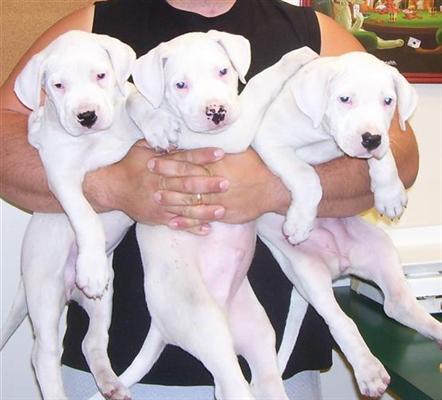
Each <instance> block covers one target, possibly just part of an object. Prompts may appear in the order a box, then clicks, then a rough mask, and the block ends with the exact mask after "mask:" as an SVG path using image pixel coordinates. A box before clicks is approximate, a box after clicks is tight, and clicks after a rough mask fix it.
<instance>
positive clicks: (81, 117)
mask: <svg viewBox="0 0 442 400" xmlns="http://www.w3.org/2000/svg"><path fill="white" fill-rule="evenodd" d="M77 118H78V122H79V123H80V125H82V126H85V127H87V128H91V127H92V125H94V124H95V122H96V121H97V118H98V117H97V114H95V111H85V112H82V113H80V114H78V115H77Z"/></svg>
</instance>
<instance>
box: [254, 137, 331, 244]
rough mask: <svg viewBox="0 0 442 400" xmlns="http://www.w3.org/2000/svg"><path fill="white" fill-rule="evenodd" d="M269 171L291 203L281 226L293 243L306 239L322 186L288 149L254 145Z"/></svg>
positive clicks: (314, 172)
mask: <svg viewBox="0 0 442 400" xmlns="http://www.w3.org/2000/svg"><path fill="white" fill-rule="evenodd" d="M254 147H255V148H256V149H257V151H258V153H259V155H260V156H261V158H262V159H263V161H264V162H265V163H266V164H267V166H268V167H269V168H270V170H271V171H272V172H273V173H274V174H275V175H278V176H279V177H280V178H281V180H282V181H283V183H284V185H285V186H286V187H287V189H288V190H289V191H290V193H291V196H292V202H291V204H290V207H289V209H288V211H287V217H286V221H285V223H284V226H283V231H284V234H285V235H287V237H288V240H289V242H290V243H292V244H298V243H300V242H302V241H304V240H306V239H307V238H308V236H309V234H310V232H311V230H312V229H313V225H314V221H315V218H316V214H317V207H318V204H319V201H320V200H321V197H322V187H321V183H320V181H319V177H318V174H317V173H316V171H315V170H314V168H313V167H312V166H310V165H308V164H307V163H305V162H304V161H302V160H301V159H300V158H299V157H298V156H297V155H296V152H295V150H294V149H293V148H291V147H288V146H271V145H270V144H269V143H268V142H267V144H264V145H258V144H256V145H255V146H254Z"/></svg>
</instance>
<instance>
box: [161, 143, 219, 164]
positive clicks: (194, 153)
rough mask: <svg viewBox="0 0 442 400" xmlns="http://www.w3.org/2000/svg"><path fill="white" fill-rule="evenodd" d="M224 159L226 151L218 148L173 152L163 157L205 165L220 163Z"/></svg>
mask: <svg viewBox="0 0 442 400" xmlns="http://www.w3.org/2000/svg"><path fill="white" fill-rule="evenodd" d="M223 157H224V151H223V150H222V149H219V148H216V147H206V148H202V149H193V150H185V151H176V152H171V153H168V154H167V155H165V156H163V157H162V158H167V159H170V160H175V161H185V162H189V163H192V164H198V165H204V164H210V163H212V162H215V161H219V160H221V159H222V158H223Z"/></svg>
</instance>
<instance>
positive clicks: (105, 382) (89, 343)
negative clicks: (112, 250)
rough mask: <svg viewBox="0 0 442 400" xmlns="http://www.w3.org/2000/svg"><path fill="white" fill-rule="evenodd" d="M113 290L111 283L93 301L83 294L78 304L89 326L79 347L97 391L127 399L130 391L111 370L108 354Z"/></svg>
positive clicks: (116, 399) (112, 396)
mask: <svg viewBox="0 0 442 400" xmlns="http://www.w3.org/2000/svg"><path fill="white" fill-rule="evenodd" d="M111 275H112V270H111ZM111 281H112V277H111ZM112 293H113V290H112V285H111V284H110V285H109V287H108V289H107V290H106V291H105V292H104V294H103V297H102V298H101V299H97V300H92V299H89V298H86V297H85V296H83V297H82V299H81V302H80V303H81V306H82V307H83V308H84V309H85V310H86V312H87V313H88V315H89V327H88V331H87V333H86V336H85V337H84V340H83V343H82V350H83V354H84V356H85V358H86V360H87V363H88V365H89V368H90V370H91V372H92V375H93V377H94V379H95V381H96V383H97V386H98V388H99V390H100V392H101V393H103V395H104V396H105V397H106V398H107V399H112V400H128V399H130V392H129V390H128V389H127V388H126V387H125V386H124V385H123V384H122V383H121V381H120V380H119V379H118V377H117V375H116V374H115V372H114V371H113V370H112V367H111V364H110V360H109V356H108V354H107V346H108V343H109V335H108V330H109V326H110V322H111V315H112Z"/></svg>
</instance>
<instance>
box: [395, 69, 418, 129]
mask: <svg viewBox="0 0 442 400" xmlns="http://www.w3.org/2000/svg"><path fill="white" fill-rule="evenodd" d="M391 68H392V71H393V81H394V86H395V88H396V94H397V98H398V102H397V108H398V112H399V125H400V127H401V129H402V130H403V131H405V129H406V126H405V121H407V120H408V119H409V118H410V117H411V115H412V114H413V112H414V110H415V109H416V106H417V101H418V96H417V93H416V89H415V88H414V87H413V86H411V85H410V83H408V81H407V80H406V79H405V78H404V76H403V75H402V74H401V73H400V72H399V71H398V70H397V69H396V68H393V67H391Z"/></svg>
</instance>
